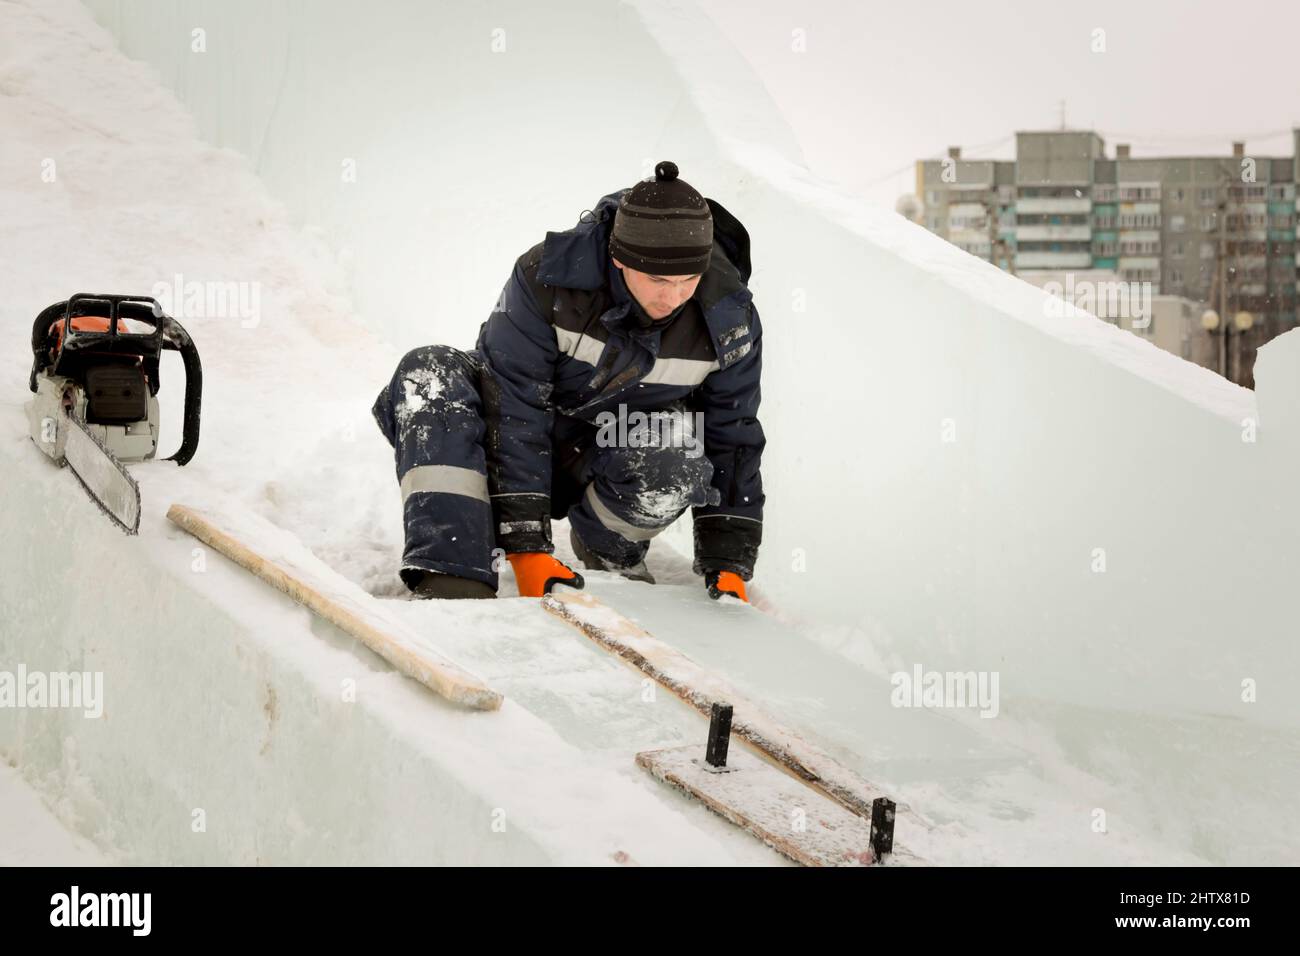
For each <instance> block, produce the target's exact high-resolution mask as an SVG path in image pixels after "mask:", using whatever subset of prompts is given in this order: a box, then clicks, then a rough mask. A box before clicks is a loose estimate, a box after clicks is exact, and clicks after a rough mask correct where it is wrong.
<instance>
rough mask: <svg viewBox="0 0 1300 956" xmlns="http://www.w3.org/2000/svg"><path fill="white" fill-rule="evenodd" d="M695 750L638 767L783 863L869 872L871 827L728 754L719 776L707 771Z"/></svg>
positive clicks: (678, 750)
mask: <svg viewBox="0 0 1300 956" xmlns="http://www.w3.org/2000/svg"><path fill="white" fill-rule="evenodd" d="M704 751H705V748H704V746H703V745H701V744H695V745H692V746H689V747H673V748H670V749H667V750H648V751H645V752H644V753H639V754H637V755H636V762H637V763H638V764H639V765H640V766H642V767H644V768H645V769H646V770H649V771H650V773H652V774H654V775H655V776H656V777H658V778H659V779H660V780H662V781H664V782H665V783H668V784H671V785H672V786H674V787H676V788H678V789H679V790H682V791H684V792H685V793H687V794H689V795H690V796H692V797H694V798H696V799H697V800H699V801H701V802H702V803H703V804H704V805H705V806H706V807H708V808H709V809H710V810H712V811H713V812H714V813H717V814H719V815H721V816H723V817H725V818H726V819H728V820H730V821H731V822H732V823H734V824H736V826H738V827H741V828H742V829H744V830H747V831H748V832H750V833H752V834H753V835H754V836H756V837H758V838H759V839H760V840H762V841H763V842H764V843H766V844H767V845H768V846H770V847H771V848H772V849H774V850H776V851H777V852H778V853H780V854H781V855H782V856H784V857H787V858H789V859H791V860H794V861H795V862H796V863H802V864H803V865H804V866H868V865H870V864H871V863H872V862H874V857H873V854H872V850H871V822H870V821H869V820H864V819H862V818H861V817H859V816H858V815H857V814H855V813H851V812H849V811H848V810H846V809H845V808H844V807H842V806H841V805H840V804H839V803H836V802H835V801H834V800H831V799H830V798H828V797H826V796H825V795H824V794H822V793H819V792H818V791H816V790H813V789H811V788H809V787H806V786H804V785H803V784H802V783H800V782H799V781H797V780H795V779H794V778H793V777H791V776H789V775H788V774H785V773H782V772H781V771H780V770H777V769H776V768H775V767H773V766H772V765H771V764H768V763H765V762H764V761H762V760H759V759H758V758H756V757H753V756H750V755H749V754H748V753H745V752H744V751H743V750H742V751H734V752H732V753H731V754H730V756H729V757H728V759H727V766H726V768H725V769H724V770H714V769H711V768H709V767H708V765H707V764H706V763H705V759H704Z"/></svg>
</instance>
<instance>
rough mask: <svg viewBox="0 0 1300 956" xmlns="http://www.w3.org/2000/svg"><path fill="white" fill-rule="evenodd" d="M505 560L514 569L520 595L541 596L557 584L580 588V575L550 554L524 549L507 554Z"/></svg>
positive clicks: (581, 584) (548, 592)
mask: <svg viewBox="0 0 1300 956" xmlns="http://www.w3.org/2000/svg"><path fill="white" fill-rule="evenodd" d="M506 560H508V561H509V562H510V566H511V567H512V568H514V569H515V583H516V584H518V585H519V596H520V597H541V596H542V595H543V594H550V593H551V588H553V587H555V585H557V584H563V585H566V586H567V587H571V588H575V589H577V590H579V591H581V590H582V587H583V583H584V582H583V580H582V575H581V574H579V573H578V572H577V571H575V570H573V569H572V568H571V567H569V566H568V565H567V564H565V563H564V562H562V561H557V560H556V559H555V556H554V555H552V554H544V553H543V552H540V551H525V552H521V553H519V554H507V555H506Z"/></svg>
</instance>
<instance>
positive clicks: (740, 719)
mask: <svg viewBox="0 0 1300 956" xmlns="http://www.w3.org/2000/svg"><path fill="white" fill-rule="evenodd" d="M542 605H543V606H544V607H545V608H546V609H547V610H548V611H550V612H551V613H552V614H555V615H556V616H558V617H560V618H562V619H563V620H565V621H568V622H569V623H570V624H572V625H573V626H574V627H577V628H578V629H579V630H580V631H582V632H583V633H584V634H586V635H587V636H588V637H589V638H591V639H592V640H593V641H595V642H596V643H597V644H599V645H600V646H601V647H604V648H605V649H606V650H609V651H611V652H613V653H614V654H616V655H618V656H619V657H620V658H622V659H623V660H625V661H627V662H628V663H629V664H631V665H632V666H634V667H636V668H638V669H640V670H641V671H642V672H643V673H645V674H648V675H649V676H650V677H653V678H654V679H655V680H656V681H658V682H659V684H661V685H662V686H663V687H666V688H667V689H668V690H670V691H672V692H673V693H674V694H676V695H677V696H678V697H680V698H681V699H682V700H684V701H686V702H687V703H688V704H690V705H691V706H692V707H694V708H695V709H696V710H698V711H699V712H700V713H702V714H704V715H705V716H708V714H709V712H710V710H711V708H712V707H713V703H714V702H715V701H717V702H721V703H729V704H731V705H732V707H733V708H734V711H733V715H732V722H731V732H732V734H733V735H734V736H735V737H737V738H738V739H739V740H740V741H742V742H743V743H744V744H746V745H747V746H749V747H750V748H751V749H753V750H754V751H755V752H756V753H757V754H758V755H759V756H760V757H762V758H764V759H766V760H769V761H771V762H772V763H774V764H776V765H777V766H778V767H779V768H781V769H783V770H785V771H786V772H788V773H790V774H792V775H793V776H795V777H797V778H798V779H799V780H801V781H802V782H803V783H805V784H807V785H808V786H810V787H813V788H815V789H816V790H819V791H821V792H822V793H823V794H825V795H826V796H827V797H829V798H830V799H831V800H834V801H835V802H836V803H838V804H840V805H841V806H842V807H844V808H845V809H847V810H849V811H851V812H852V813H855V814H857V815H858V816H860V817H863V818H865V819H866V820H868V821H870V819H871V802H872V800H874V799H875V798H876V797H882V796H885V794H884V793H883V792H882V791H881V790H880V789H879V788H877V787H875V786H873V785H872V784H870V783H868V782H867V781H866V780H863V779H862V778H861V777H860V776H858V775H857V774H856V773H854V772H853V771H852V770H849V769H848V768H847V767H844V766H842V765H841V764H840V763H838V762H837V761H836V760H835V758H833V757H831V756H830V755H829V754H828V753H826V752H825V751H824V750H822V749H821V748H820V747H817V746H816V745H815V744H812V743H809V742H808V741H807V740H804V739H803V738H802V737H800V736H799V735H798V734H796V733H795V732H794V731H792V730H790V729H788V728H786V727H783V726H781V724H779V723H778V722H777V721H776V720H774V719H772V718H771V717H769V716H767V715H766V714H764V713H763V711H762V709H761V708H760V707H759V706H758V705H757V704H755V703H754V702H753V701H751V700H749V699H748V698H747V697H746V696H745V695H744V694H742V693H741V692H740V691H738V690H737V689H736V688H735V687H733V686H731V685H730V684H728V683H727V682H726V681H725V680H723V679H722V678H720V677H717V676H716V675H714V674H711V673H709V672H708V671H706V670H705V669H704V668H703V667H701V666H700V665H699V664H697V663H695V661H693V660H691V659H690V658H689V657H687V656H686V655H685V654H683V653H682V652H681V651H679V650H677V649H676V648H674V647H672V646H671V645H669V644H665V643H664V642H663V641H661V640H659V639H658V638H656V637H654V636H653V635H651V634H649V633H647V632H646V631H645V630H643V629H642V628H640V627H638V626H637V625H636V624H634V623H633V622H632V621H629V620H628V619H627V618H625V617H624V616H623V615H621V614H619V613H618V612H617V611H615V610H614V609H613V608H610V607H608V606H606V605H605V604H602V603H601V602H600V601H599V600H598V599H597V598H595V597H593V596H592V595H590V594H587V593H584V592H581V591H570V590H564V591H562V592H559V593H555V594H549V595H547V596H546V597H544V598H543V599H542ZM903 812H904V810H903V808H902V806H901V805H900V807H899V815H900V817H901V816H902V814H903Z"/></svg>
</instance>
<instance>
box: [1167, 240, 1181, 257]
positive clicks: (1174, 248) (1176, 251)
mask: <svg viewBox="0 0 1300 956" xmlns="http://www.w3.org/2000/svg"><path fill="white" fill-rule="evenodd" d="M1169 254H1170V255H1171V256H1176V257H1177V258H1179V259H1181V258H1182V257H1183V244H1182V243H1181V242H1175V243H1174V244H1173V245H1171V246H1170V247H1169Z"/></svg>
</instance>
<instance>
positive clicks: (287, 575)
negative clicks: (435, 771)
mask: <svg viewBox="0 0 1300 956" xmlns="http://www.w3.org/2000/svg"><path fill="white" fill-rule="evenodd" d="M167 518H168V520H170V521H171V522H172V523H174V524H176V525H177V526H179V527H181V528H184V529H185V530H186V531H188V532H189V533H190V534H192V535H194V537H196V538H198V539H199V540H200V541H202V542H203V543H204V544H207V545H210V546H211V547H213V548H215V549H216V550H218V551H220V552H221V553H222V554H224V555H225V556H226V557H228V558H230V560H232V561H234V562H235V563H236V564H238V565H239V566H240V567H242V568H245V569H247V570H249V571H251V572H253V574H255V575H257V576H258V577H259V578H261V579H262V580H263V581H266V582H267V583H268V584H270V585H272V586H273V587H275V588H277V589H278V590H280V591H283V592H284V593H285V594H287V595H288V596H289V597H291V598H293V600H295V601H297V602H298V603H299V604H301V605H303V606H304V607H306V608H308V609H309V610H311V611H312V612H313V613H315V614H317V615H319V616H320V617H321V618H323V619H324V620H326V621H329V622H330V623H331V624H333V625H334V626H335V627H337V628H339V629H340V630H342V631H344V632H345V633H347V634H350V635H351V636H352V637H355V638H356V639H357V640H359V641H360V642H361V643H363V644H365V645H366V647H368V648H370V649H371V650H372V651H374V652H375V653H376V654H378V655H379V656H380V657H382V658H383V659H384V660H386V661H388V663H390V664H392V665H393V667H395V668H397V670H398V671H400V672H401V673H403V674H405V675H406V676H407V677H410V678H412V679H414V680H417V681H419V682H420V683H421V684H423V685H424V686H426V687H428V688H429V689H430V690H432V691H433V692H434V693H436V694H438V695H439V696H441V697H445V698H446V699H447V700H449V701H451V702H452V703H455V704H459V705H460V706H462V707H468V708H471V709H473V710H497V709H498V708H500V706H501V701H502V696H501V694H499V693H497V692H496V691H495V690H493V689H492V688H490V687H488V686H487V684H486V683H484V682H483V681H482V680H481V679H480V678H478V677H476V676H474V675H473V674H471V673H470V672H469V671H467V670H464V669H463V668H462V667H460V665H458V664H456V663H455V662H453V661H451V660H450V659H448V658H447V657H444V656H443V655H441V654H440V653H438V652H437V651H436V650H434V649H432V648H430V647H429V646H428V645H427V643H425V642H423V641H421V640H420V639H419V638H418V637H417V636H416V635H415V634H414V633H413V632H412V631H411V630H410V629H409V628H408V627H407V626H406V625H405V624H403V623H402V622H400V621H398V620H397V619H396V618H393V617H391V616H390V615H388V614H387V613H385V612H384V610H383V608H382V607H381V606H380V605H379V602H378V601H376V600H375V598H374V597H373V596H371V595H370V594H367V593H366V592H365V591H364V590H362V589H361V588H359V587H358V586H357V585H355V584H353V583H352V582H351V581H349V580H347V579H346V578H344V577H343V576H342V575H340V574H339V573H338V572H337V571H335V570H333V569H332V568H330V567H329V566H328V565H326V564H325V563H324V562H323V561H321V560H319V559H318V558H316V556H315V555H313V554H312V553H311V552H310V551H308V550H307V548H305V547H304V546H303V545H302V543H301V542H299V541H298V540H297V539H296V538H293V537H292V536H291V535H289V534H288V532H286V531H284V530H283V529H280V528H277V527H275V526H274V525H272V524H271V523H270V522H268V521H265V520H264V519H262V518H259V517H257V516H256V515H253V514H248V513H241V514H239V515H238V516H236V515H233V514H227V513H217V512H213V511H204V510H200V509H198V508H191V507H188V506H186V505H182V504H174V505H172V506H171V508H169V509H168V511H167ZM290 538H291V539H292V540H291V541H287V540H286V539H290ZM270 551H274V552H275V553H274V555H272V554H269V553H267V552H270Z"/></svg>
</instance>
